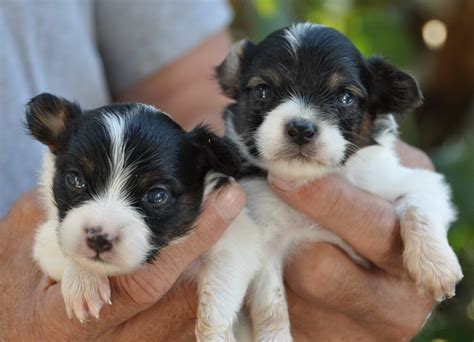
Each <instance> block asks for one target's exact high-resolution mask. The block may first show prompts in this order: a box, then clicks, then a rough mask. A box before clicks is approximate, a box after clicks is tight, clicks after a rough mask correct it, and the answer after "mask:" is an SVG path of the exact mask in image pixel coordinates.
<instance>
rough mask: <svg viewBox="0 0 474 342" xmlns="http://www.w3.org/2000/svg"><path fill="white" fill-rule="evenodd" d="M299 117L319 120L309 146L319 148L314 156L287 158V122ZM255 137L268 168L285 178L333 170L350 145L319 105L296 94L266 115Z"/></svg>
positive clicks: (312, 177) (307, 175)
mask: <svg viewBox="0 0 474 342" xmlns="http://www.w3.org/2000/svg"><path fill="white" fill-rule="evenodd" d="M295 119H303V120H309V121H311V122H315V123H316V126H317V130H318V133H317V134H316V136H315V139H314V140H313V141H312V142H310V143H309V144H311V145H312V146H309V147H310V148H311V149H313V150H314V151H317V152H316V153H312V154H311V155H310V156H308V158H309V159H310V160H304V161H302V160H301V159H294V158H293V159H285V158H282V156H281V154H282V153H284V152H285V149H286V148H287V146H288V145H289V144H292V143H291V142H289V141H288V139H287V137H286V129H285V125H286V124H287V123H289V122H290V121H291V120H295ZM255 140H256V146H257V148H258V150H259V152H260V154H261V160H262V161H261V164H263V168H264V169H267V170H270V171H271V173H272V174H275V175H278V176H281V177H283V178H295V179H298V180H299V181H301V180H304V179H314V178H317V177H320V176H322V175H323V174H325V173H327V172H328V171H330V170H332V169H333V168H334V167H335V166H336V165H338V164H339V163H340V162H341V160H342V159H343V158H344V152H345V147H346V145H347V141H346V140H345V139H344V138H343V136H342V134H341V132H340V131H339V128H338V127H337V126H335V125H334V124H331V123H329V122H327V121H325V120H324V119H323V118H322V117H321V115H320V113H319V112H318V111H317V109H315V108H313V107H310V106H308V105H306V104H305V102H304V101H303V100H301V99H299V98H298V97H296V96H294V97H293V98H291V99H289V100H287V101H285V102H283V103H282V104H280V105H278V106H277V107H276V108H275V109H273V110H272V111H270V112H269V113H268V114H267V115H266V116H265V119H264V121H263V123H262V124H261V125H260V127H259V128H258V130H257V132H256V134H255ZM239 145H241V149H245V147H244V146H243V145H242V143H241V142H240V143H239ZM304 148H308V146H305V147H304Z"/></svg>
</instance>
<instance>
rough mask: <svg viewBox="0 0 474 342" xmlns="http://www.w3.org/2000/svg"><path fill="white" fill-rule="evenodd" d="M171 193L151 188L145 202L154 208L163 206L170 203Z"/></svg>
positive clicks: (144, 198)
mask: <svg viewBox="0 0 474 342" xmlns="http://www.w3.org/2000/svg"><path fill="white" fill-rule="evenodd" d="M169 197H170V196H169V193H168V191H167V190H166V189H165V188H162V187H155V188H151V189H150V190H149V191H148V192H147V193H146V195H145V196H144V197H143V201H144V202H147V203H149V204H151V205H153V206H159V205H163V204H165V203H166V202H167V201H168V198H169Z"/></svg>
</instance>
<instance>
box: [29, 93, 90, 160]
mask: <svg viewBox="0 0 474 342" xmlns="http://www.w3.org/2000/svg"><path fill="white" fill-rule="evenodd" d="M80 114H81V109H80V107H79V106H78V105H77V104H75V103H73V102H69V101H67V100H65V99H63V98H59V97H57V96H54V95H51V94H47V93H43V94H40V95H38V96H36V97H34V98H32V99H31V100H30V102H28V104H27V105H26V127H27V129H28V131H29V132H30V134H31V135H32V136H33V137H35V138H36V139H37V140H39V141H40V142H42V143H43V144H45V145H47V146H48V147H49V149H50V150H51V152H53V153H55V152H56V150H57V147H58V143H59V141H60V139H61V137H62V136H63V135H64V133H65V132H66V130H67V129H68V126H69V124H70V122H71V121H72V119H74V118H75V117H77V116H79V115H80Z"/></svg>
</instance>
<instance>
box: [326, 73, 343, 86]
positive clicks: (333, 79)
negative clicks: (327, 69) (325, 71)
mask: <svg viewBox="0 0 474 342" xmlns="http://www.w3.org/2000/svg"><path fill="white" fill-rule="evenodd" d="M342 81H343V78H342V76H341V75H340V74H339V73H338V72H335V73H333V74H332V75H331V76H329V79H328V87H329V89H331V90H337V88H338V87H339V85H340V84H341V83H342Z"/></svg>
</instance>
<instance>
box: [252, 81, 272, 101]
mask: <svg viewBox="0 0 474 342" xmlns="http://www.w3.org/2000/svg"><path fill="white" fill-rule="evenodd" d="M253 94H254V96H255V97H256V98H257V99H259V100H263V101H267V100H269V99H270V98H271V97H272V94H273V93H272V89H271V88H270V87H269V86H268V85H266V84H259V85H258V86H256V87H255V88H253Z"/></svg>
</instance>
